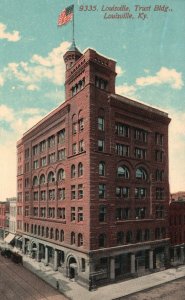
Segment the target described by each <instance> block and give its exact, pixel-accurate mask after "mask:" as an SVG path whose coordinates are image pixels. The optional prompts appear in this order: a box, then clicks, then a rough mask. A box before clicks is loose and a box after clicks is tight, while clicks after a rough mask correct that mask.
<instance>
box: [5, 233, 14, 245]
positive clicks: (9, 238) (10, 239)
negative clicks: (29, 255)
mask: <svg viewBox="0 0 185 300" xmlns="http://www.w3.org/2000/svg"><path fill="white" fill-rule="evenodd" d="M14 238H15V234H13V233H9V234H8V235H7V236H6V237H5V239H4V241H5V242H6V243H8V244H10V243H11V241H13V239H14Z"/></svg>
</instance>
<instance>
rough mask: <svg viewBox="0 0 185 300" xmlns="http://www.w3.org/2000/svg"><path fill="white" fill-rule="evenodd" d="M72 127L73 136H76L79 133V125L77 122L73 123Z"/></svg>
mask: <svg viewBox="0 0 185 300" xmlns="http://www.w3.org/2000/svg"><path fill="white" fill-rule="evenodd" d="M72 127H73V134H74V135H75V134H76V133H77V131H78V124H77V122H75V123H73V126H72Z"/></svg>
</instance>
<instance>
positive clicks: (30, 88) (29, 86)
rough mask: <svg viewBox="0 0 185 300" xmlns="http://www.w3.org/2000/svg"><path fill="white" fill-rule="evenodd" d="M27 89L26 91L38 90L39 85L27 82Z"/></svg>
mask: <svg viewBox="0 0 185 300" xmlns="http://www.w3.org/2000/svg"><path fill="white" fill-rule="evenodd" d="M27 90H28V91H38V90H39V87H38V86H37V85H36V84H29V85H28V86H27Z"/></svg>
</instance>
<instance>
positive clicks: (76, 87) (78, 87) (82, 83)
mask: <svg viewBox="0 0 185 300" xmlns="http://www.w3.org/2000/svg"><path fill="white" fill-rule="evenodd" d="M84 86H85V77H83V78H82V79H81V80H80V81H79V82H78V83H76V84H75V85H73V87H72V89H71V93H72V96H74V95H76V93H78V92H80V91H81V89H83V87H84Z"/></svg>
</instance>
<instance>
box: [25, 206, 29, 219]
mask: <svg viewBox="0 0 185 300" xmlns="http://www.w3.org/2000/svg"><path fill="white" fill-rule="evenodd" d="M24 215H25V217H27V216H29V206H25V210H24Z"/></svg>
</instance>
